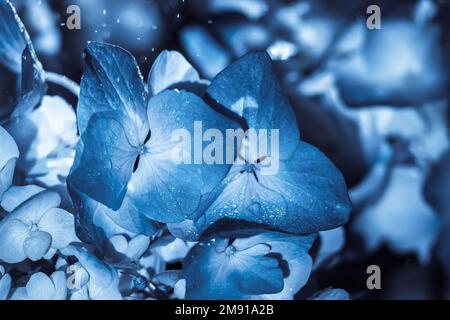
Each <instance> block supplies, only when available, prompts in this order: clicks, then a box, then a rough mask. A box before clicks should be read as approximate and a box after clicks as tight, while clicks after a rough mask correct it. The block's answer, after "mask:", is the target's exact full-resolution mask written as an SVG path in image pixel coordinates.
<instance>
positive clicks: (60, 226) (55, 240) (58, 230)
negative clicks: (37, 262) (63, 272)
mask: <svg viewBox="0 0 450 320" xmlns="http://www.w3.org/2000/svg"><path fill="white" fill-rule="evenodd" d="M38 227H39V230H41V231H45V232H47V233H49V234H50V235H51V237H52V248H54V249H61V248H64V247H66V246H68V245H69V244H70V243H71V242H73V241H77V240H78V239H77V236H76V235H75V221H74V216H73V215H72V214H70V213H69V212H67V211H65V210H63V209H59V208H52V209H50V210H48V211H47V212H46V213H45V214H44V215H43V216H42V218H41V220H40V221H39V224H38Z"/></svg>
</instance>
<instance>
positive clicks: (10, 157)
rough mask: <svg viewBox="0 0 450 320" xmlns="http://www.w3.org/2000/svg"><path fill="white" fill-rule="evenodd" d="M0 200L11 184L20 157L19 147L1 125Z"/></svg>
mask: <svg viewBox="0 0 450 320" xmlns="http://www.w3.org/2000/svg"><path fill="white" fill-rule="evenodd" d="M0 141H1V144H0V201H1V200H2V197H3V193H4V192H5V191H6V190H8V188H9V187H10V186H11V183H12V179H13V175H14V168H15V166H16V162H17V159H18V158H19V149H18V148H17V145H16V142H15V141H14V139H13V138H12V137H11V136H10V135H9V133H8V132H7V131H6V130H5V129H3V127H2V126H0Z"/></svg>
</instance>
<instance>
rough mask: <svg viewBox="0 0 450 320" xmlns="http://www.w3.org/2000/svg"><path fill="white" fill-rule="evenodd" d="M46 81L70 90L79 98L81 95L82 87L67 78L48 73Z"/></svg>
mask: <svg viewBox="0 0 450 320" xmlns="http://www.w3.org/2000/svg"><path fill="white" fill-rule="evenodd" d="M46 80H47V82H51V83H54V84H56V85H58V86H61V87H63V88H65V89H67V90H69V91H70V92H71V93H73V94H74V95H75V96H77V97H78V96H79V95H80V86H79V85H78V84H77V83H76V82H74V81H72V80H70V79H69V78H67V77H66V76H63V75H61V74H58V73H54V72H46Z"/></svg>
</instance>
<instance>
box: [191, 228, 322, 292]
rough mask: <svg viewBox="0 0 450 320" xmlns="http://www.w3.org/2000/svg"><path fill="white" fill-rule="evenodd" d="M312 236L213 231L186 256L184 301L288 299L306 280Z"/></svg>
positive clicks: (309, 269)
mask: <svg viewBox="0 0 450 320" xmlns="http://www.w3.org/2000/svg"><path fill="white" fill-rule="evenodd" d="M314 239H315V236H314V235H312V236H293V235H288V234H283V233H278V232H264V231H263V230H246V231H243V232H242V233H239V232H236V233H231V234H228V235H227V236H225V235H223V234H222V235H221V234H216V235H214V236H211V237H209V238H208V239H204V240H202V241H200V242H199V243H198V244H197V245H196V246H194V247H193V248H192V249H191V251H190V252H189V253H188V254H187V256H186V258H185V261H184V268H183V275H184V277H185V279H186V298H187V299H251V298H254V299H255V298H256V299H292V297H293V296H294V294H295V293H297V291H298V290H300V288H302V287H303V285H304V284H305V283H306V281H307V280H308V278H309V273H310V272H311V267H312V259H311V257H310V256H309V255H308V250H309V249H310V247H311V245H312V243H313V241H314Z"/></svg>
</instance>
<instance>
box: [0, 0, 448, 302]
mask: <svg viewBox="0 0 450 320" xmlns="http://www.w3.org/2000/svg"><path fill="white" fill-rule="evenodd" d="M13 2H14V1H13ZM18 2H20V1H18ZM100 2H101V3H100V4H93V2H89V1H81V0H80V1H79V3H78V4H79V5H80V6H82V9H83V6H87V7H89V8H90V10H89V12H90V15H89V16H87V21H90V22H89V23H88V24H87V29H86V30H84V29H82V30H80V31H79V33H77V35H76V37H77V38H78V37H79V38H80V39H79V41H76V44H75V45H74V47H78V46H79V45H80V44H84V43H85V41H86V40H89V41H87V42H86V45H85V46H84V45H83V46H84V48H83V54H82V56H81V57H79V56H76V57H75V58H73V57H72V58H73V59H75V60H76V63H74V65H73V66H66V65H64V64H67V61H64V59H61V61H59V62H60V63H62V64H63V65H64V66H63V67H62V69H63V70H67V69H70V68H72V69H74V70H75V69H76V68H77V64H82V65H83V69H82V76H81V80H80V84H79V85H78V84H77V83H75V82H72V81H70V80H69V79H68V78H66V77H65V76H60V75H58V74H56V73H53V72H50V71H49V70H54V67H55V64H54V61H53V62H49V61H50V60H55V61H56V60H57V58H56V57H55V52H59V51H64V48H62V47H61V43H60V41H61V37H62V36H66V35H63V34H60V33H59V31H58V28H56V27H55V26H54V24H55V23H56V21H52V18H51V17H52V15H51V11H52V10H53V9H52V7H51V5H50V3H47V1H42V2H41V4H39V5H38V6H37V7H36V6H35V4H27V2H25V3H22V2H20V3H15V4H17V5H20V6H21V7H23V8H25V9H24V10H25V12H35V13H36V12H37V13H36V14H38V15H41V16H42V17H46V19H48V20H49V25H50V26H53V27H48V28H44V29H42V28H40V27H39V26H37V25H36V24H32V23H30V25H29V26H28V24H27V23H26V24H27V26H24V24H23V23H22V21H21V19H20V18H19V16H18V14H17V12H16V9H15V8H14V6H13V4H11V3H10V1H9V0H0V299H19V300H20V299H22V300H23V299H26V300H30V299H36V300H63V299H102V300H103V299H294V298H299V299H302V298H310V299H342V300H344V299H349V298H350V295H349V293H348V292H347V291H346V290H348V291H350V293H351V294H352V295H353V294H354V297H355V298H357V297H358V296H362V294H361V289H360V288H356V289H355V288H352V287H351V286H349V287H348V288H347V287H346V286H345V285H344V286H343V289H337V288H333V286H336V285H338V286H341V284H342V283H343V282H342V281H339V279H337V278H335V277H334V275H335V272H337V271H336V270H337V269H339V268H340V267H342V266H344V267H346V266H350V267H354V268H355V265H356V266H358V268H360V270H359V271H358V272H360V273H363V272H364V271H365V269H366V267H367V265H369V264H372V263H367V265H366V264H365V262H367V261H371V258H370V257H371V255H373V254H374V252H382V254H383V253H384V254H391V255H393V256H396V257H403V256H407V257H409V259H415V261H417V265H418V266H420V267H421V268H425V267H428V266H430V265H431V266H432V265H433V263H437V264H439V265H440V266H442V270H443V272H442V273H443V277H445V279H450V263H449V259H448V250H449V243H450V242H449V241H447V238H448V236H445V235H446V234H447V233H446V232H445V230H447V229H448V228H449V227H450V226H449V218H448V217H449V214H450V213H449V212H448V211H449V210H448V207H449V206H448V205H447V202H448V197H446V195H445V192H446V191H447V190H449V188H447V187H448V186H447V185H448V181H450V180H449V177H448V172H450V170H448V169H449V165H450V162H449V151H448V147H449V144H448V116H447V114H446V113H448V102H449V99H448V97H447V89H448V83H449V81H448V72H447V71H448V63H447V61H446V60H445V57H444V53H443V52H444V51H443V50H442V48H441V45H442V44H441V42H440V40H441V39H442V38H443V37H444V35H443V30H444V29H443V27H442V24H444V23H443V22H442V21H444V22H445V21H447V22H448V18H449V17H447V16H445V14H443V13H441V12H445V10H446V9H448V8H447V7H446V4H445V3H444V4H442V3H439V4H438V3H434V2H433V1H431V0H429V1H428V0H421V1H417V3H414V4H413V5H412V4H404V5H403V4H402V5H398V8H397V9H399V10H398V12H401V13H398V14H397V13H396V14H394V15H393V16H389V17H387V18H386V19H385V20H383V27H382V29H381V30H376V31H371V30H368V29H366V27H365V21H361V19H353V16H352V15H351V11H352V10H354V11H358V10H360V6H361V3H359V4H358V5H355V1H351V2H349V6H348V8H347V10H348V11H349V12H350V13H346V12H344V11H343V9H342V7H341V6H337V5H332V4H329V3H328V2H327V1H314V2H313V1H293V2H290V3H288V4H287V3H284V2H283V1H252V0H248V1H247V0H242V1H219V0H211V1H201V3H202V5H201V6H200V5H198V3H194V2H193V3H192V4H190V5H188V4H183V5H181V7H180V8H178V9H179V10H185V12H186V15H189V14H191V15H192V17H193V18H192V19H186V20H187V21H198V23H197V22H195V23H193V24H182V23H181V24H180V26H179V28H178V29H177V30H173V29H172V31H173V33H176V34H178V35H179V37H178V39H176V40H175V42H177V43H178V42H179V44H178V46H177V49H178V51H175V50H173V51H169V50H160V51H158V52H157V56H156V58H155V59H154V61H152V65H151V67H150V68H149V71H148V74H147V76H146V77H145V78H144V76H143V75H142V74H143V71H141V70H144V69H145V68H146V63H147V59H142V56H140V55H142V54H143V52H145V51H146V50H147V49H149V48H146V47H145V46H144V45H143V43H144V41H141V40H143V39H146V41H147V42H148V43H149V44H148V45H149V46H150V47H151V48H152V50H151V51H152V52H154V51H155V50H154V47H152V45H150V42H151V43H152V44H154V43H156V42H157V41H158V38H157V37H152V31H151V30H153V31H155V35H156V33H158V34H159V35H160V33H161V32H162V31H161V30H169V29H171V28H173V27H170V26H169V25H162V24H163V23H162V19H161V17H159V15H160V11H158V10H155V8H156V7H155V8H149V7H148V6H150V5H149V4H148V3H146V2H145V1H136V3H135V4H134V5H135V6H136V7H132V8H131V7H130V14H131V15H132V16H133V17H134V18H139V17H140V18H145V19H147V20H146V21H147V22H146V23H143V24H141V25H139V26H135V25H133V24H131V25H128V26H126V27H124V28H128V29H127V30H128V31H127V32H129V33H130V34H132V33H133V34H134V33H137V34H139V35H140V36H139V38H138V40H137V41H136V40H135V39H132V40H130V39H127V37H126V36H124V34H123V33H120V32H118V31H117V30H118V29H117V28H119V27H118V26H119V25H121V24H124V23H125V20H124V19H126V17H125V16H124V17H122V13H121V10H120V9H119V8H117V7H118V6H119V5H118V4H114V5H111V7H108V8H107V6H108V4H106V2H105V1H100ZM103 2H105V3H103ZM225 2H227V4H226V5H225ZM344 2H346V1H344ZM358 2H359V1H356V3H358ZM361 2H363V1H361ZM350 3H351V4H350ZM155 6H157V5H156V4H155ZM158 6H161V7H162V8H165V9H167V10H162V11H164V12H166V14H169V13H168V12H170V10H171V9H170V8H166V7H164V5H163V4H158ZM186 6H189V9H186V8H185V7H186ZM440 6H442V8H441V7H440ZM400 7H401V8H400ZM99 8H101V9H102V10H101V12H100V13H98V14H99V15H100V16H101V17H103V18H102V19H106V20H105V21H107V22H104V26H103V27H102V28H104V29H105V30H103V31H104V32H103V31H102V34H101V36H100V35H98V34H97V33H98V32H97V30H95V31H96V32H94V33H95V34H97V35H95V36H94V34H93V32H92V30H91V29H92V28H94V29H95V26H94V25H95V22H94V20H95V19H94V18H93V16H91V15H93V14H94V12H96V10H97V9H99ZM110 9H111V11H109V10H110ZM172 9H173V8H172ZM400 9H401V10H400ZM189 10H192V11H193V12H195V13H192V12H190V11H189ZM21 11H22V10H21ZM395 12H397V11H395ZM403 12H408V14H404V13H403ZM178 17H179V13H177V19H178ZM194 17H195V19H194ZM204 17H214V20H211V19H207V23H201V22H200V21H203V20H204V19H203V18H204ZM230 17H234V18H236V19H231V18H230ZM27 19H28V20H29V17H28V18H27V16H25V21H27ZM150 21H152V22H154V23H155V25H150V24H149V23H150ZM216 21H217V22H216ZM269 21H271V22H270V23H269ZM158 23H159V24H161V27H155V26H157V24H158ZM26 27H29V28H30V30H31V31H30V33H31V34H32V37H31V38H32V39H33V41H32V40H31V38H30V36H29V34H28V31H27V28H26ZM106 29H107V30H108V32H109V33H108V34H106V33H105V32H106V31H107V30H106ZM156 31H157V32H156ZM77 32H78V31H77ZM141 33H142V34H141ZM141 37H142V38H141ZM49 39H53V40H52V41H53V42H52V41H50V40H49ZM417 39H421V40H420V41H417ZM45 40H47V42H46V41H45ZM90 40H92V41H90ZM98 40H100V41H98ZM107 42H111V43H114V44H109V43H107ZM52 43H53V44H54V45H53V46H52V45H51V44H52ZM45 44H47V45H45ZM119 45H121V46H119ZM124 47H125V48H127V49H130V50H132V51H133V53H134V54H137V56H136V57H137V59H136V58H135V56H134V55H133V53H131V52H129V51H127V50H126V49H124ZM35 48H36V51H35ZM70 50H74V49H73V48H71V49H70ZM36 52H37V53H36ZM182 52H183V53H185V54H186V57H187V58H186V57H185V56H184V55H183V53H182ZM38 57H40V58H42V59H43V60H42V63H41V61H40V60H39V58H38ZM188 59H189V60H188ZM191 62H192V64H191ZM47 68H48V69H49V70H47ZM71 71H72V70H71ZM75 72H76V71H75ZM61 88H62V89H63V90H60V89H61ZM64 89H65V90H64ZM66 91H68V92H69V93H71V94H72V95H74V96H75V98H76V99H74V97H72V96H70V97H68V96H67V93H68V92H66ZM199 128H200V129H199ZM199 130H201V131H200V137H199ZM253 133H255V134H256V135H257V139H253V138H254V137H253V135H252V134H253ZM224 137H226V139H224ZM223 140H226V143H224V141H223ZM199 150H200V158H199V157H197V153H198V151H199ZM203 155H207V156H208V157H207V158H202V156H203ZM219 158H221V159H222V158H226V160H227V161H215V160H217V159H219ZM211 159H213V161H211ZM269 167H270V168H271V169H274V168H275V169H274V170H271V171H267V169H268V168H269ZM268 172H269V173H268ZM347 186H348V188H349V189H347ZM433 249H434V250H433ZM383 250H385V251H383ZM386 252H387V253H386ZM434 252H436V254H433V253H434ZM411 257H413V258H411ZM364 259H366V260H364ZM361 261H363V262H361ZM329 279H331V280H329ZM334 281H339V282H337V283H334ZM344 283H345V282H344ZM365 283H366V281H365V279H362V280H361V286H364V285H365ZM449 283H450V282H449ZM449 288H450V285H449ZM389 294H391V296H387V297H394V298H395V297H397V296H396V295H395V294H396V293H395V292H394V293H392V292H389ZM399 295H400V296H401V294H399Z"/></svg>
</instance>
